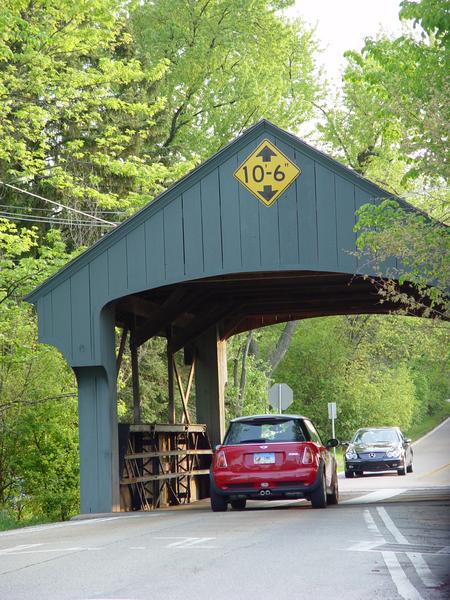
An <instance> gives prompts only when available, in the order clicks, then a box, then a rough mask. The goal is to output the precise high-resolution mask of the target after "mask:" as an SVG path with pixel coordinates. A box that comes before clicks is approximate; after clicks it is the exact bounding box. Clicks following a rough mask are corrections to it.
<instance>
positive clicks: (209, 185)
mask: <svg viewBox="0 0 450 600" xmlns="http://www.w3.org/2000/svg"><path fill="white" fill-rule="evenodd" d="M201 202H202V228H203V249H204V261H205V271H206V272H207V273H219V272H220V271H222V264H223V261H222V235H221V222H220V196H219V173H218V170H217V169H215V170H214V171H213V172H212V173H209V175H207V176H206V177H204V178H203V179H202V181H201Z"/></svg>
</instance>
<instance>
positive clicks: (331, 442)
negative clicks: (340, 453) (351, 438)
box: [325, 438, 339, 448]
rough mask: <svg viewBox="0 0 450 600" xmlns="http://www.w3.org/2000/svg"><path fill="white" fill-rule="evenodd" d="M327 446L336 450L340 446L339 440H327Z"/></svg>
mask: <svg viewBox="0 0 450 600" xmlns="http://www.w3.org/2000/svg"><path fill="white" fill-rule="evenodd" d="M325 446H326V447H327V448H336V446H339V440H337V439H336V438H331V440H327V443H326V444H325Z"/></svg>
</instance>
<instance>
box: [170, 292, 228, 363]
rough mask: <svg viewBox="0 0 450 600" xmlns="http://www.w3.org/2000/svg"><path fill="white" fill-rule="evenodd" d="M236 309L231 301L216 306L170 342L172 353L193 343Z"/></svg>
mask: <svg viewBox="0 0 450 600" xmlns="http://www.w3.org/2000/svg"><path fill="white" fill-rule="evenodd" d="M233 309H234V303H233V302H231V301H228V302H225V303H222V304H220V305H216V306H214V307H213V308H211V310H210V311H209V312H208V313H206V314H205V315H202V316H200V317H197V318H196V319H194V321H193V323H192V324H191V325H190V326H189V327H186V328H185V329H184V330H183V331H182V332H181V333H179V334H178V335H177V336H176V337H174V338H173V339H172V340H171V342H170V348H171V350H172V352H177V351H178V350H181V348H183V347H184V346H186V345H187V344H189V343H191V342H193V340H195V339H196V338H197V337H198V336H199V335H201V334H202V333H204V332H205V331H206V330H207V329H209V328H210V327H211V326H212V325H215V324H216V323H218V322H219V321H221V320H222V319H223V318H224V317H226V316H227V315H229V314H230V313H231V312H232V311H233Z"/></svg>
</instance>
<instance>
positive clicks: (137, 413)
mask: <svg viewBox="0 0 450 600" xmlns="http://www.w3.org/2000/svg"><path fill="white" fill-rule="evenodd" d="M130 351H131V381H132V384H133V418H134V422H135V423H140V422H141V397H140V392H139V360H138V359H139V357H138V347H137V346H136V345H135V344H134V343H130Z"/></svg>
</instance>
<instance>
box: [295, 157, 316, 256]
mask: <svg viewBox="0 0 450 600" xmlns="http://www.w3.org/2000/svg"><path fill="white" fill-rule="evenodd" d="M296 163H297V165H298V166H299V167H300V168H301V170H302V173H301V175H300V177H298V178H297V181H296V182H295V186H296V197H297V215H298V240H299V262H300V264H301V265H304V266H305V267H308V266H311V265H316V264H317V262H318V241H317V207H316V181H315V172H314V161H312V160H311V159H310V158H309V157H308V156H306V155H305V154H303V153H301V152H296Z"/></svg>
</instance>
